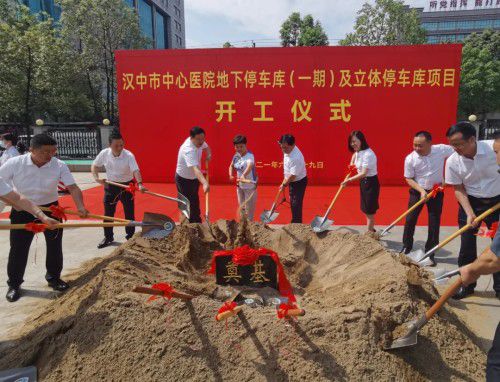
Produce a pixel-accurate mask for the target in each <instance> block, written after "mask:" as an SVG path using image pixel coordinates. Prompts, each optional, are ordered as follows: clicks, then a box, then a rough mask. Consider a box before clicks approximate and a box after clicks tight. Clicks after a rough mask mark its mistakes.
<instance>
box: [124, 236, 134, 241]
mask: <svg viewBox="0 0 500 382" xmlns="http://www.w3.org/2000/svg"><path fill="white" fill-rule="evenodd" d="M132 236H134V235H127V236H125V239H127V240H130V239H131V238H132Z"/></svg>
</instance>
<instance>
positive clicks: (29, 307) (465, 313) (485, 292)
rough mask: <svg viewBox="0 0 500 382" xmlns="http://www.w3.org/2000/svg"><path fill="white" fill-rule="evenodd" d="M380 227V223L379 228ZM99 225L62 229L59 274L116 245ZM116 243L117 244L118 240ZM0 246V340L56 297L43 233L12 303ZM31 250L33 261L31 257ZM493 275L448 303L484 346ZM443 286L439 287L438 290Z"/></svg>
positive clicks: (452, 248) (496, 305) (481, 244)
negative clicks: (106, 241) (108, 243)
mask: <svg viewBox="0 0 500 382" xmlns="http://www.w3.org/2000/svg"><path fill="white" fill-rule="evenodd" d="M75 175H76V177H77V181H78V182H81V183H82V184H81V186H82V188H90V187H92V186H95V184H92V183H90V181H91V178H90V174H88V173H86V174H78V173H77V174H75ZM378 228H383V227H378ZM338 230H342V231H344V230H348V231H351V232H363V231H364V227H360V226H350V227H338ZM455 230H456V227H442V228H441V239H443V238H445V237H446V236H448V235H450V234H451V233H453V232H454V231H455ZM401 236H402V227H399V226H398V227H395V228H393V230H392V231H391V233H390V234H389V235H388V236H386V237H384V238H383V240H382V243H383V244H384V245H385V246H386V247H387V248H388V249H390V250H395V251H399V250H400V248H401V243H400V240H401ZM426 236H427V227H417V229H416V232H415V246H414V249H417V248H423V246H424V243H425V239H426ZM102 237H103V233H102V229H97V228H96V229H72V230H65V231H64V238H63V246H64V273H63V277H64V275H65V274H68V273H71V272H73V271H74V270H76V269H78V268H79V267H80V266H81V264H82V263H84V262H85V261H88V260H92V259H95V258H97V257H102V256H106V255H108V254H109V253H111V252H112V251H113V250H114V248H115V247H108V248H105V249H102V250H98V249H97V248H96V246H97V244H98V243H99V241H100V240H101V239H102ZM115 239H116V240H117V243H123V242H124V241H125V233H124V229H123V228H118V229H115ZM489 243H490V240H489V239H484V238H478V249H479V250H480V251H482V250H483V249H484V248H486V247H487V246H488V245H489ZM117 245H119V244H117ZM459 245H460V239H455V240H454V241H452V242H451V243H449V244H448V245H447V246H446V248H445V249H442V250H440V251H439V252H437V255H436V260H437V262H438V267H440V268H444V269H446V270H452V269H455V268H456V267H457V265H456V262H457V253H458V248H459ZM0 249H1V250H2V252H3V254H4V255H3V256H2V257H0V322H1V323H2V325H1V326H0V341H4V340H6V339H10V338H12V337H13V336H14V334H15V330H16V329H17V328H19V327H21V326H22V324H23V322H24V321H25V320H26V318H27V317H28V316H29V315H30V314H31V313H32V312H33V311H34V310H35V309H37V308H39V307H41V306H43V305H44V304H47V303H48V302H49V301H50V300H51V299H55V298H56V297H57V295H56V293H55V292H53V291H52V290H51V289H50V288H49V287H48V286H47V284H46V282H45V279H44V274H45V239H44V238H43V235H38V238H37V239H35V240H34V242H33V244H32V248H31V251H30V256H29V261H28V266H27V269H26V274H25V280H26V281H25V282H24V284H23V290H24V291H23V297H22V298H21V299H20V300H19V301H17V302H16V303H9V302H7V301H6V300H5V298H4V296H5V293H6V292H7V286H6V279H7V275H6V268H7V257H8V251H9V235H8V234H7V233H6V232H4V233H3V234H2V235H0ZM35 255H36V264H35V262H34V260H35ZM492 284H493V282H492V277H491V276H483V277H481V278H480V280H479V282H478V287H477V289H476V294H475V295H474V296H472V297H468V298H467V299H465V300H462V301H451V302H450V306H451V307H452V309H453V310H454V311H455V312H456V314H457V315H458V316H459V317H460V318H461V319H462V321H464V322H465V324H466V325H467V326H468V327H469V328H470V329H471V330H472V332H473V333H475V334H476V335H477V337H478V339H479V341H480V344H481V346H482V347H483V348H484V349H485V350H487V349H489V347H490V346H491V340H492V338H493V335H494V330H495V328H496V325H497V323H498V321H499V317H500V300H498V299H496V298H495V297H494V293H493V288H492ZM445 287H446V285H445V286H444V287H442V286H440V287H438V289H439V290H440V291H441V292H442V291H443V290H444V288H445Z"/></svg>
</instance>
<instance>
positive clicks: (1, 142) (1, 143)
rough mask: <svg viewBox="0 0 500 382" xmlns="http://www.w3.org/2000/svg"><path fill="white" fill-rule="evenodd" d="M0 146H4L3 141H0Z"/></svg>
mask: <svg viewBox="0 0 500 382" xmlns="http://www.w3.org/2000/svg"><path fill="white" fill-rule="evenodd" d="M0 147H1V148H3V149H4V148H5V142H4V141H0Z"/></svg>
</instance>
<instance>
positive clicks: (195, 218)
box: [175, 174, 201, 223]
mask: <svg viewBox="0 0 500 382" xmlns="http://www.w3.org/2000/svg"><path fill="white" fill-rule="evenodd" d="M175 185H176V186H177V191H178V192H180V193H181V194H182V195H184V196H185V197H186V198H187V199H188V200H189V206H190V214H189V222H190V223H201V216H200V214H201V211H200V197H199V195H198V190H199V188H200V182H199V181H198V179H186V178H183V177H182V176H180V175H178V174H175Z"/></svg>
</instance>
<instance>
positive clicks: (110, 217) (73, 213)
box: [40, 207, 130, 223]
mask: <svg viewBox="0 0 500 382" xmlns="http://www.w3.org/2000/svg"><path fill="white" fill-rule="evenodd" d="M40 209H41V210H42V211H46V212H51V209H50V208H49V207H40ZM64 213H65V214H68V215H80V213H79V212H78V211H73V210H68V209H64ZM87 216H88V217H89V218H94V219H102V220H110V221H115V222H122V223H130V220H127V219H121V218H115V217H113V216H105V215H96V214H88V215H87Z"/></svg>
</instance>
